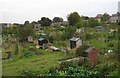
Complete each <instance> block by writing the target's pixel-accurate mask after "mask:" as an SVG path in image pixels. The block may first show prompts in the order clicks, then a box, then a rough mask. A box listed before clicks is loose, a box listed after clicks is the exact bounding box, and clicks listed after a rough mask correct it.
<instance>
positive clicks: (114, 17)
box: [109, 12, 120, 23]
mask: <svg viewBox="0 0 120 78" xmlns="http://www.w3.org/2000/svg"><path fill="white" fill-rule="evenodd" d="M109 22H111V23H117V22H120V13H119V12H117V13H116V14H112V16H111V17H110V19H109Z"/></svg>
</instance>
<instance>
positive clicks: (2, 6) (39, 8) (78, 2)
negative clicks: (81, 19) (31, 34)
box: [0, 0, 119, 23]
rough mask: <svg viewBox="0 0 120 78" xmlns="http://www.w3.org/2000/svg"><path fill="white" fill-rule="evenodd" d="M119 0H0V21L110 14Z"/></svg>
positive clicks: (19, 21) (116, 6) (22, 21)
mask: <svg viewBox="0 0 120 78" xmlns="http://www.w3.org/2000/svg"><path fill="white" fill-rule="evenodd" d="M118 1H119V0H0V22H6V23H24V21H26V20H29V21H30V22H31V21H37V20H40V19H41V17H49V18H50V19H53V18H54V17H62V18H63V19H64V20H66V19H67V18H66V17H67V15H68V14H70V13H71V12H74V11H76V12H78V13H79V14H80V15H84V16H96V15H97V14H100V13H102V14H103V13H105V12H106V13H109V14H110V15H111V14H113V13H116V12H117V11H118Z"/></svg>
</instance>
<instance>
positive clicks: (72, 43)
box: [70, 37, 82, 49]
mask: <svg viewBox="0 0 120 78" xmlns="http://www.w3.org/2000/svg"><path fill="white" fill-rule="evenodd" d="M81 45H82V40H80V39H79V38H77V37H73V38H71V39H70V48H71V49H74V48H78V47H80V46H81Z"/></svg>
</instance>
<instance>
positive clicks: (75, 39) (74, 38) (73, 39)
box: [70, 37, 79, 41]
mask: <svg viewBox="0 0 120 78" xmlns="http://www.w3.org/2000/svg"><path fill="white" fill-rule="evenodd" d="M78 40H79V38H77V37H73V38H71V39H70V41H78Z"/></svg>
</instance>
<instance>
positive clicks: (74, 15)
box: [67, 12, 81, 26]
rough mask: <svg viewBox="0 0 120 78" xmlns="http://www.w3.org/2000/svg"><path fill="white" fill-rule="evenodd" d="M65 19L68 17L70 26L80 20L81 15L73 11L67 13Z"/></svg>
mask: <svg viewBox="0 0 120 78" xmlns="http://www.w3.org/2000/svg"><path fill="white" fill-rule="evenodd" d="M67 19H68V22H69V25H72V26H73V25H76V24H77V23H78V22H80V21H81V17H80V15H79V14H78V13H77V12H73V13H71V14H70V15H68V18H67Z"/></svg>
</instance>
